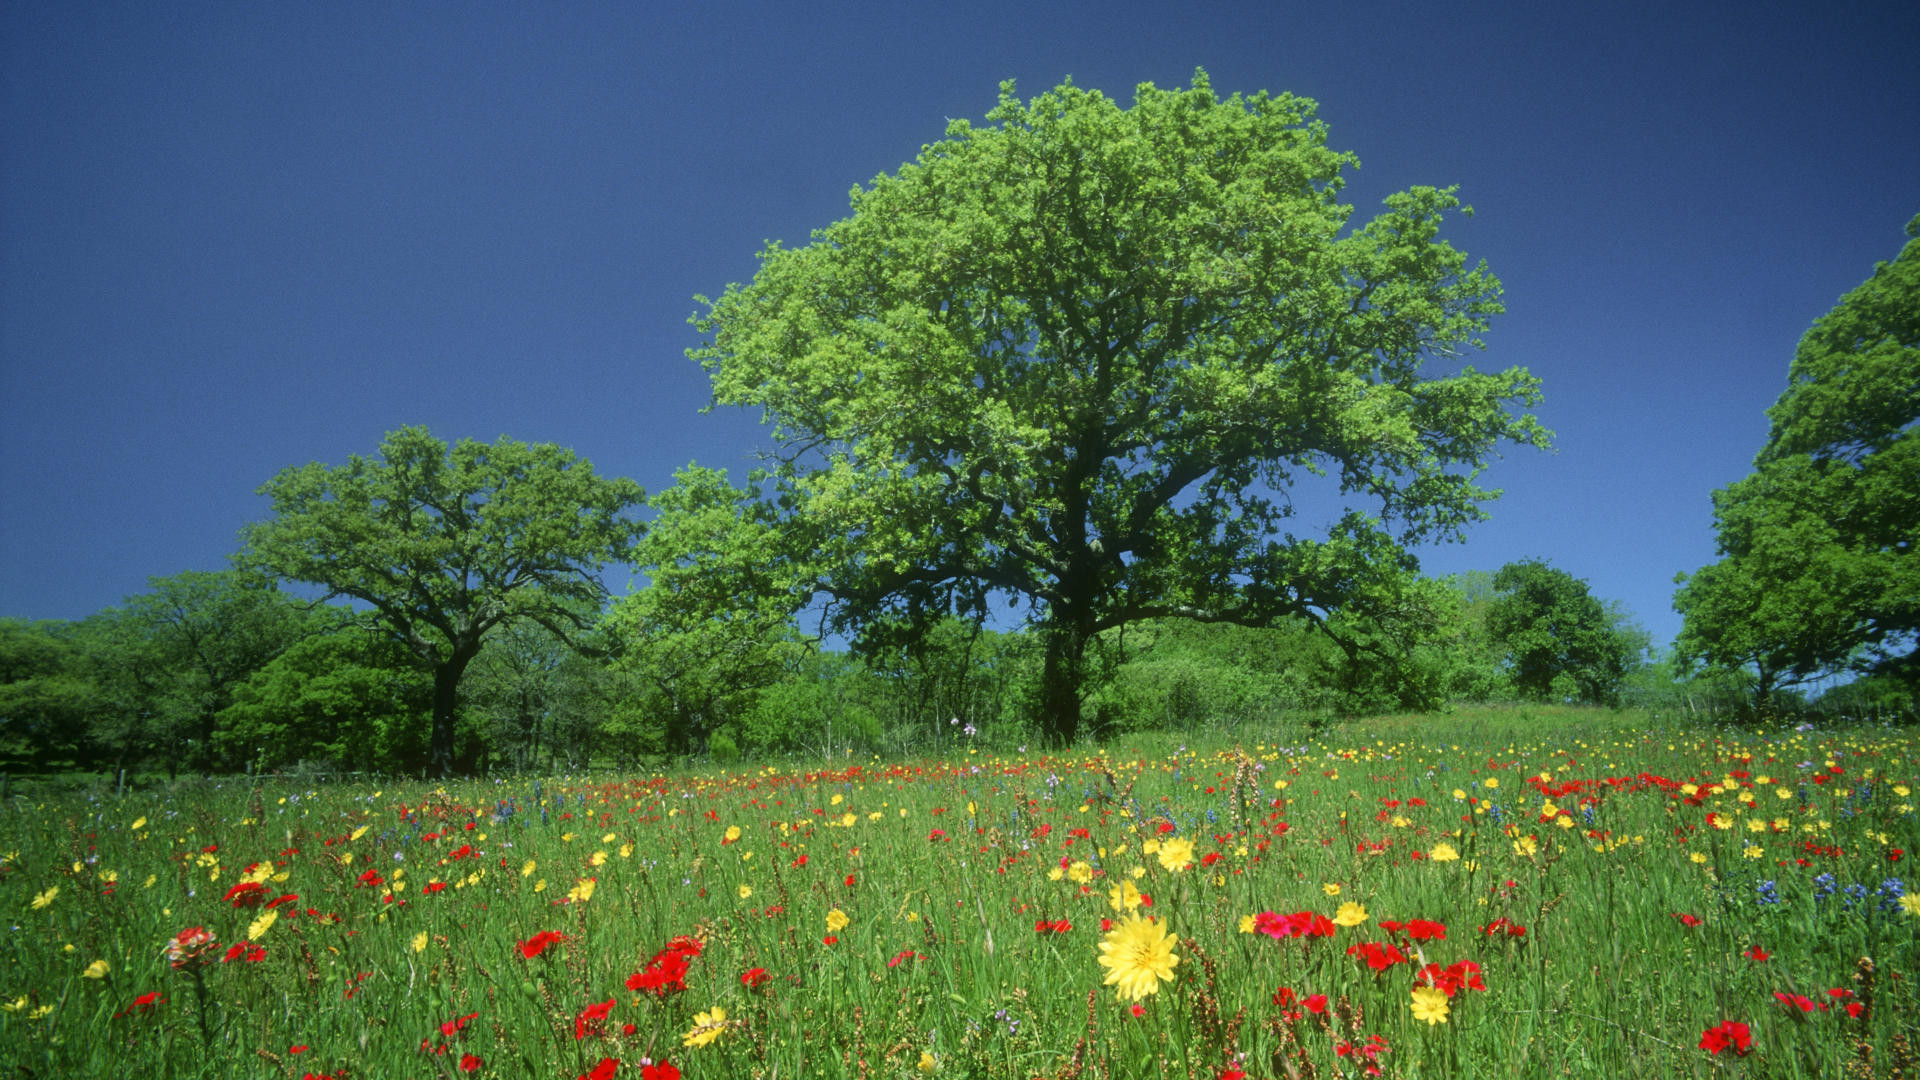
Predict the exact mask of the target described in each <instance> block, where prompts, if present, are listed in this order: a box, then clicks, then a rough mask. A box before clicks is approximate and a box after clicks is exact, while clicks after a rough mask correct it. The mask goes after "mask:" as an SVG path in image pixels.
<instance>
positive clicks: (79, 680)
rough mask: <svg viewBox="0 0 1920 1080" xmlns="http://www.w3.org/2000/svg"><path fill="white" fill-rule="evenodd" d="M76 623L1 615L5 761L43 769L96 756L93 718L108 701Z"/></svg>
mask: <svg viewBox="0 0 1920 1080" xmlns="http://www.w3.org/2000/svg"><path fill="white" fill-rule="evenodd" d="M74 637H75V634H74V631H73V624H71V623H64V622H58V621H52V620H48V621H41V622H29V621H27V620H25V619H13V618H0V762H3V763H4V764H5V765H6V766H7V767H8V768H19V767H25V768H27V769H30V770H32V771H36V772H37V771H42V770H45V769H48V768H50V767H52V766H54V765H55V764H57V763H62V762H71V763H80V764H85V763H88V762H90V760H91V747H90V746H89V745H88V740H87V738H86V736H87V731H88V721H89V719H90V718H91V717H94V716H96V715H98V714H99V713H100V712H101V711H102V709H103V706H104V704H105V703H104V701H103V700H102V695H101V693H100V689H99V687H97V686H96V685H95V684H94V682H93V680H91V679H90V678H88V677H87V676H86V674H85V672H84V670H83V668H82V653H81V649H80V646H79V645H78V644H76V642H75V641H74Z"/></svg>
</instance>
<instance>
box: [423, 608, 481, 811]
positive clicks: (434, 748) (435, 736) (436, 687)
mask: <svg viewBox="0 0 1920 1080" xmlns="http://www.w3.org/2000/svg"><path fill="white" fill-rule="evenodd" d="M479 652H480V645H479V643H478V642H476V643H474V644H473V645H472V646H471V647H460V648H456V649H454V651H453V655H452V656H450V657H448V658H447V659H446V660H445V661H443V662H441V663H440V664H437V665H435V667H434V669H433V732H432V734H431V735H430V736H429V737H428V739H427V771H428V772H429V773H432V774H433V775H434V776H435V777H438V778H440V779H443V780H444V779H446V778H447V777H449V776H452V775H453V721H454V715H455V713H456V712H457V711H458V710H459V707H460V679H461V677H462V676H464V675H465V674H466V673H467V664H468V663H470V662H471V661H472V660H473V658H474V657H475V656H477V655H478V654H479Z"/></svg>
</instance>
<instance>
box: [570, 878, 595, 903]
mask: <svg viewBox="0 0 1920 1080" xmlns="http://www.w3.org/2000/svg"><path fill="white" fill-rule="evenodd" d="M593 887H594V880H593V879H592V878H587V879H586V880H584V881H582V882H580V883H579V884H578V885H575V886H574V887H573V888H571V889H568V890H567V899H569V900H571V901H573V902H574V903H576V904H584V903H586V902H587V901H589V900H591V899H593Z"/></svg>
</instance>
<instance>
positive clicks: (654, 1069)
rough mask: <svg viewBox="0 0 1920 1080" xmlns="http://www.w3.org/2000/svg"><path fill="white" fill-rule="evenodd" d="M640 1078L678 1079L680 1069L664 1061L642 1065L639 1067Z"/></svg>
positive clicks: (655, 1079) (643, 1079)
mask: <svg viewBox="0 0 1920 1080" xmlns="http://www.w3.org/2000/svg"><path fill="white" fill-rule="evenodd" d="M640 1080H680V1070H679V1069H676V1068H674V1067H673V1066H671V1065H669V1064H667V1063H666V1062H664V1061H662V1062H660V1063H659V1064H657V1065H643V1066H641V1068H640Z"/></svg>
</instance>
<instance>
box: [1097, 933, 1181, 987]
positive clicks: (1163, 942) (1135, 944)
mask: <svg viewBox="0 0 1920 1080" xmlns="http://www.w3.org/2000/svg"><path fill="white" fill-rule="evenodd" d="M1173 941H1174V938H1173V934H1172V933H1171V932H1169V931H1168V930H1167V929H1166V927H1164V926H1161V925H1160V924H1158V923H1156V922H1154V921H1153V920H1152V919H1148V918H1143V917H1142V916H1140V915H1138V914H1134V915H1129V916H1127V921H1125V922H1123V923H1121V924H1120V925H1119V926H1116V927H1114V928H1113V929H1112V930H1109V931H1107V933H1106V935H1105V936H1104V937H1102V938H1101V940H1100V966H1101V967H1103V968H1106V969H1107V978H1106V983H1105V985H1107V986H1111V987H1113V988H1114V990H1115V992H1116V993H1117V994H1118V995H1119V996H1120V998H1121V1000H1123V1001H1139V1000H1141V999H1142V998H1145V997H1147V996H1149V995H1151V994H1157V993H1159V992H1160V984H1161V983H1163V982H1172V981H1173V969H1174V966H1175V965H1177V964H1179V963H1180V958H1179V957H1178V956H1175V955H1174V954H1173Z"/></svg>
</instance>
